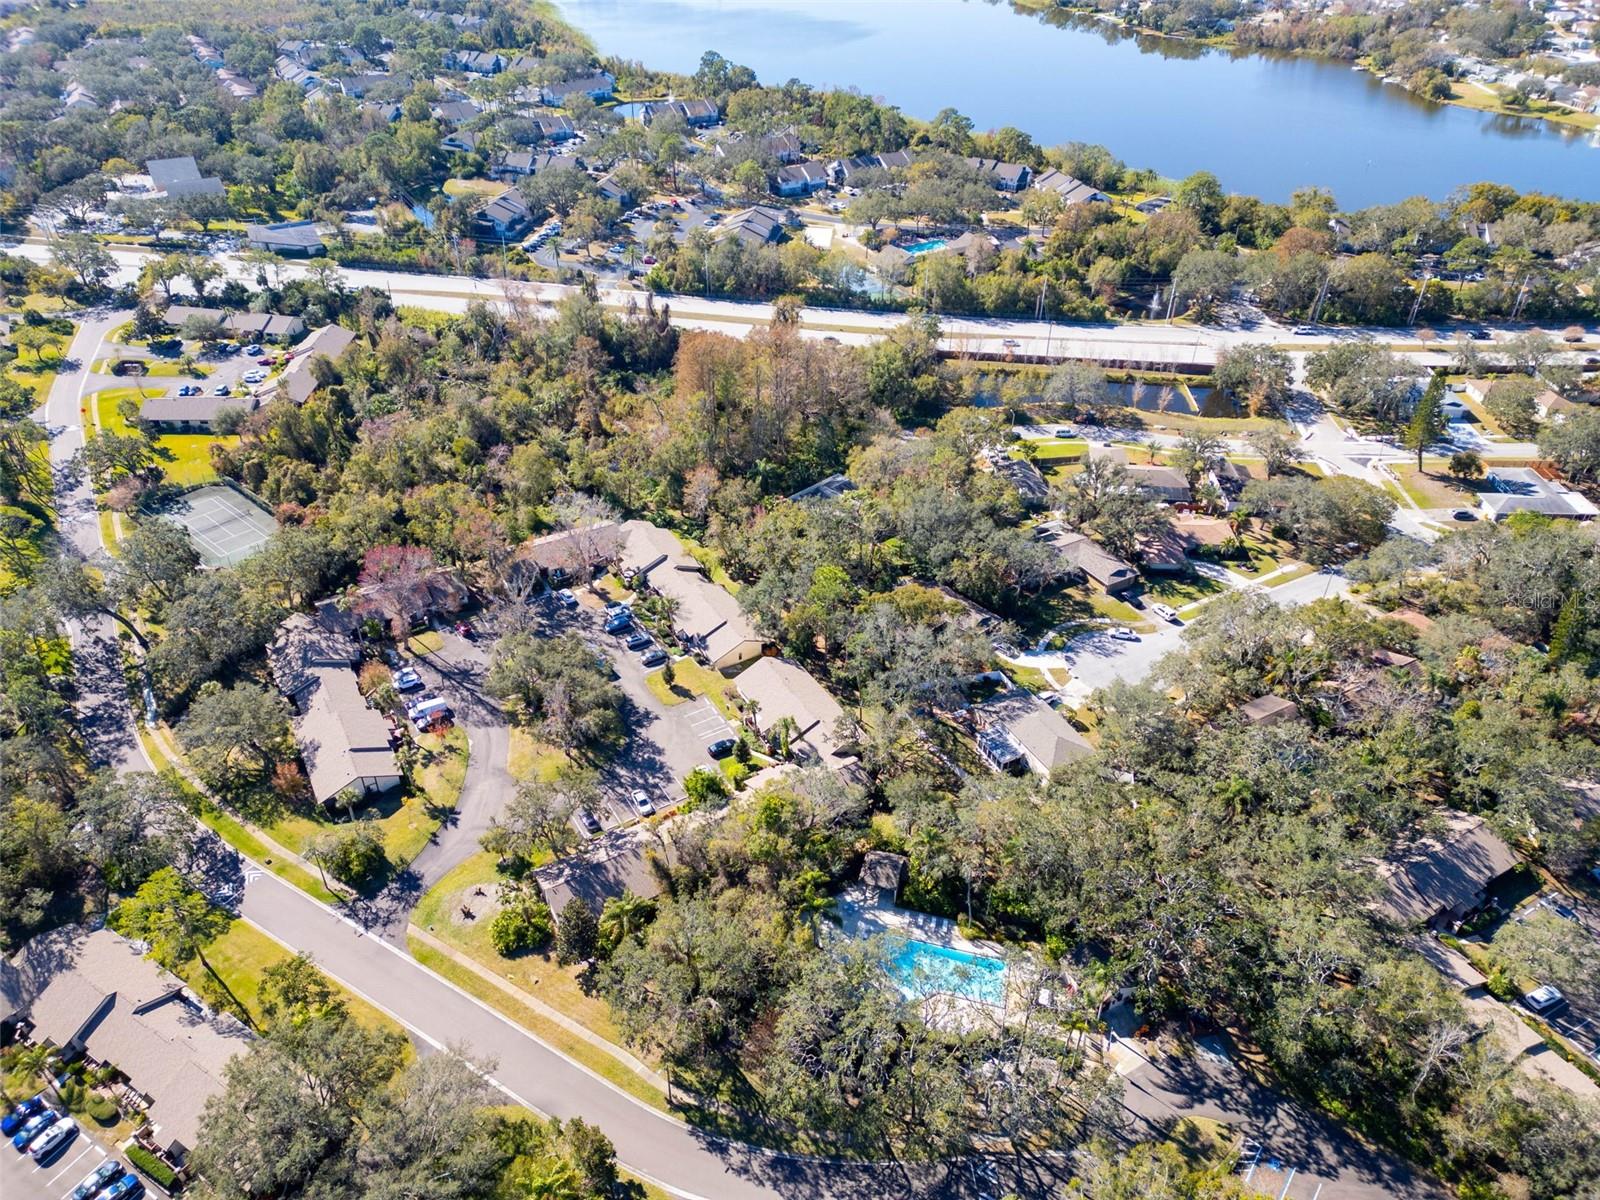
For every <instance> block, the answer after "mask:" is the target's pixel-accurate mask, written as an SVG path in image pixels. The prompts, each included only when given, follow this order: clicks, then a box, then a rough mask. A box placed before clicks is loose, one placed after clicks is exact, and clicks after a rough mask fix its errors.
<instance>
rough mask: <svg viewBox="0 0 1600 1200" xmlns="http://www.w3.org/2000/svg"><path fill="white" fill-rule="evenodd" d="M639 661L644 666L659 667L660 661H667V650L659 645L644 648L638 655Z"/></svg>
mask: <svg viewBox="0 0 1600 1200" xmlns="http://www.w3.org/2000/svg"><path fill="white" fill-rule="evenodd" d="M639 661H640V662H641V663H643V664H644V665H645V666H646V667H659V666H660V665H661V664H662V663H664V662H666V661H667V652H666V651H665V650H663V649H662V648H661V647H660V646H656V647H654V648H652V649H650V650H646V651H645V652H644V654H642V655H641V656H640V658H639Z"/></svg>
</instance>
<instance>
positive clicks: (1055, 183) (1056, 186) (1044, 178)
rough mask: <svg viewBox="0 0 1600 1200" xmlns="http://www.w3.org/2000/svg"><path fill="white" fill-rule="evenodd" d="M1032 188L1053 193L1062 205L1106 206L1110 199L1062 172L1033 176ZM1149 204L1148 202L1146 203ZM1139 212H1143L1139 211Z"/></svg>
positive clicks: (1050, 171)
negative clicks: (1059, 198) (1058, 197)
mask: <svg viewBox="0 0 1600 1200" xmlns="http://www.w3.org/2000/svg"><path fill="white" fill-rule="evenodd" d="M1033 186H1034V188H1035V189H1036V190H1038V191H1041V192H1054V193H1055V194H1056V195H1058V196H1060V197H1061V202H1062V203H1063V204H1067V205H1072V204H1107V203H1109V202H1110V200H1111V197H1110V196H1107V195H1106V194H1105V193H1104V192H1102V191H1100V190H1099V189H1098V188H1093V187H1090V186H1089V185H1088V184H1087V183H1084V182H1083V181H1082V180H1081V179H1074V178H1073V177H1072V176H1071V175H1068V174H1066V173H1064V172H1062V171H1056V170H1049V171H1045V172H1043V173H1042V174H1040V175H1036V176H1034V179H1033ZM1146 203H1149V201H1146ZM1162 207H1165V205H1161V206H1158V207H1157V208H1153V209H1151V210H1150V211H1152V212H1159V211H1160V208H1162ZM1141 211H1143V210H1142V209H1141Z"/></svg>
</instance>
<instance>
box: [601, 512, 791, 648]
mask: <svg viewBox="0 0 1600 1200" xmlns="http://www.w3.org/2000/svg"><path fill="white" fill-rule="evenodd" d="M619 566H620V569H621V571H622V576H623V578H624V579H625V580H628V581H630V586H633V587H635V588H637V587H638V586H640V585H641V584H642V585H643V586H647V587H650V588H652V589H654V590H655V591H657V592H659V593H660V594H661V595H663V596H666V597H668V598H669V599H671V600H674V601H676V602H677V611H676V612H675V613H674V614H673V616H672V626H673V630H674V632H676V634H677V635H678V639H679V640H680V641H681V642H682V643H683V645H684V646H685V648H687V649H688V650H690V651H691V652H692V653H693V654H694V655H695V656H696V657H698V658H702V659H704V660H705V661H706V662H707V663H708V664H710V666H711V667H712V668H713V669H714V670H718V671H726V670H731V669H732V668H734V667H737V666H740V665H741V664H743V663H747V662H749V661H750V660H751V659H753V658H757V657H759V656H760V654H761V650H762V647H763V645H764V643H763V641H762V638H761V635H760V634H758V633H757V632H756V629H755V626H754V625H752V624H751V623H750V618H749V617H747V616H746V615H745V613H744V609H742V608H741V607H740V606H739V602H738V601H737V600H736V599H734V598H733V596H732V595H730V594H729V593H728V592H727V591H726V590H725V589H724V588H721V587H718V586H717V585H716V584H714V583H712V582H711V580H710V578H709V577H707V575H706V573H705V569H704V568H703V567H701V565H700V564H699V563H698V562H696V561H695V560H694V559H693V558H691V557H690V556H689V555H688V553H686V552H685V551H684V549H683V546H682V544H681V543H680V542H679V541H678V539H677V538H676V537H675V536H674V535H673V534H672V532H671V531H670V530H666V529H661V528H659V527H657V526H655V525H652V524H650V522H648V521H625V522H624V523H623V525H622V552H621V555H620V559H619Z"/></svg>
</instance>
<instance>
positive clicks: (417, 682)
mask: <svg viewBox="0 0 1600 1200" xmlns="http://www.w3.org/2000/svg"><path fill="white" fill-rule="evenodd" d="M394 686H395V690H396V691H401V692H414V691H416V690H417V689H418V688H420V687H421V686H422V676H421V675H419V674H417V672H416V669H415V668H414V667H402V668H401V669H400V670H398V671H396V672H395V673H394Z"/></svg>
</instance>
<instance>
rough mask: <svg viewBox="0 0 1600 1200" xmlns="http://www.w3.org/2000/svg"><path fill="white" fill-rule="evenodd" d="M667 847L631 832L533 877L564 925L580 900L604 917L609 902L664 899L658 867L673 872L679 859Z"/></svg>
mask: <svg viewBox="0 0 1600 1200" xmlns="http://www.w3.org/2000/svg"><path fill="white" fill-rule="evenodd" d="M662 846H663V844H661V843H657V842H656V841H655V839H654V838H652V837H650V835H648V834H646V833H644V832H643V831H640V830H625V831H621V832H619V833H617V834H614V835H612V836H610V837H606V838H600V839H598V840H596V841H595V842H593V843H591V844H590V845H589V846H588V847H586V848H585V849H583V850H582V851H580V852H579V853H577V854H569V855H567V857H565V858H559V859H557V860H556V861H555V862H553V863H550V864H549V865H547V866H543V867H540V868H539V869H538V870H536V871H535V872H534V873H533V877H534V880H535V881H536V882H537V883H538V884H539V891H540V893H541V894H542V895H543V896H544V902H545V903H546V904H548V905H549V906H550V913H551V915H552V916H554V917H555V919H556V921H557V923H558V924H559V923H560V920H561V913H562V911H563V910H564V909H565V908H566V907H567V905H568V904H570V903H571V902H572V901H574V900H582V901H583V902H584V904H586V905H588V907H589V910H590V911H591V912H593V913H594V914H595V915H596V916H599V915H600V911H601V910H602V909H603V908H604V907H605V904H606V901H607V900H615V899H618V898H620V897H621V896H622V894H623V893H624V892H632V893H633V894H634V895H635V896H642V897H643V898H644V899H646V900H651V899H654V898H655V897H656V896H659V895H660V894H661V878H660V876H659V875H658V874H657V872H656V870H655V864H656V863H662V864H664V865H668V866H670V865H671V864H672V859H673V855H672V848H671V847H672V843H671V842H670V841H669V842H665V843H664V847H665V848H664V849H663V848H662Z"/></svg>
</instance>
